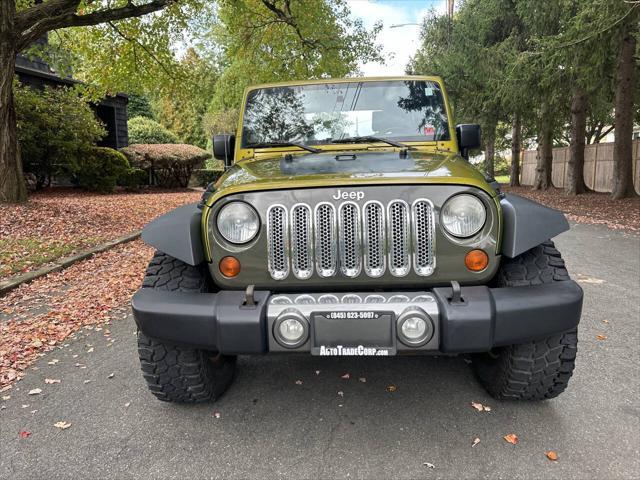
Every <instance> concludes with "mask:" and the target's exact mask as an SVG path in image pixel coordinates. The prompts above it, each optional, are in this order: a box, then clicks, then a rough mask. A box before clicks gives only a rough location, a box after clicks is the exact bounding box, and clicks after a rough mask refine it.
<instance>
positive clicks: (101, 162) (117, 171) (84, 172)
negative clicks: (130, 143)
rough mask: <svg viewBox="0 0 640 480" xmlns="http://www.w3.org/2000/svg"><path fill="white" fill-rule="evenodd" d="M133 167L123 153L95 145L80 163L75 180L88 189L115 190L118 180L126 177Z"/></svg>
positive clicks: (99, 190)
mask: <svg viewBox="0 0 640 480" xmlns="http://www.w3.org/2000/svg"><path fill="white" fill-rule="evenodd" d="M130 170H131V168H130V167H129V161H128V160H127V157H125V156H124V155H123V154H122V153H120V152H118V151H117V150H113V149H111V148H104V147H94V148H93V149H92V151H91V153H90V154H89V155H87V156H86V157H85V158H84V159H82V161H81V162H80V163H79V165H78V169H77V171H76V172H74V173H75V180H76V182H77V183H78V185H80V186H81V187H83V188H86V189H87V190H95V191H98V192H105V193H106V192H113V190H114V189H115V187H116V185H117V184H118V181H119V180H120V179H122V178H125V177H126V176H127V175H128V174H129V171H130Z"/></svg>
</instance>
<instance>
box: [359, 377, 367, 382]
mask: <svg viewBox="0 0 640 480" xmlns="http://www.w3.org/2000/svg"><path fill="white" fill-rule="evenodd" d="M358 381H359V382H362V383H367V379H366V378H364V377H360V378H359V379H358Z"/></svg>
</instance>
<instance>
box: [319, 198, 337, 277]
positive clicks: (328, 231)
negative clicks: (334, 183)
mask: <svg viewBox="0 0 640 480" xmlns="http://www.w3.org/2000/svg"><path fill="white" fill-rule="evenodd" d="M315 216H316V219H315V225H314V227H315V230H316V232H315V233H316V235H315V240H316V245H315V247H316V269H317V271H318V275H320V276H321V277H332V276H334V275H335V274H336V269H337V262H338V254H337V248H336V246H337V243H338V237H337V228H336V209H335V208H334V206H333V205H331V204H330V203H319V204H318V206H317V207H316V210H315Z"/></svg>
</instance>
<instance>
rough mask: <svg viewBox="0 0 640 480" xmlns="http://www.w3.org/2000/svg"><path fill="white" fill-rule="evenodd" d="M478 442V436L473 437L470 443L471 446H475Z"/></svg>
mask: <svg viewBox="0 0 640 480" xmlns="http://www.w3.org/2000/svg"><path fill="white" fill-rule="evenodd" d="M479 443H480V439H479V438H478V437H476V438H474V439H473V443H472V444H471V447H475V446H476V445H477V444H479Z"/></svg>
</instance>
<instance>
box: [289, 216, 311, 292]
mask: <svg viewBox="0 0 640 480" xmlns="http://www.w3.org/2000/svg"><path fill="white" fill-rule="evenodd" d="M311 238H312V234H311V209H310V208H309V207H308V206H306V205H296V206H294V207H293V208H292V209H291V270H292V271H293V274H294V276H295V277H296V278H299V279H301V280H306V279H307V278H309V277H310V276H311V274H312V273H313V259H312V255H311V242H312V240H311Z"/></svg>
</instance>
